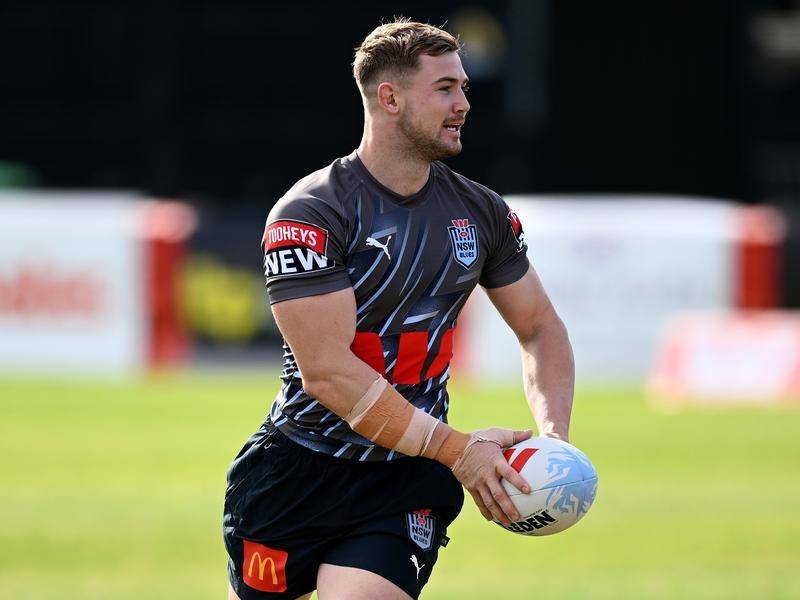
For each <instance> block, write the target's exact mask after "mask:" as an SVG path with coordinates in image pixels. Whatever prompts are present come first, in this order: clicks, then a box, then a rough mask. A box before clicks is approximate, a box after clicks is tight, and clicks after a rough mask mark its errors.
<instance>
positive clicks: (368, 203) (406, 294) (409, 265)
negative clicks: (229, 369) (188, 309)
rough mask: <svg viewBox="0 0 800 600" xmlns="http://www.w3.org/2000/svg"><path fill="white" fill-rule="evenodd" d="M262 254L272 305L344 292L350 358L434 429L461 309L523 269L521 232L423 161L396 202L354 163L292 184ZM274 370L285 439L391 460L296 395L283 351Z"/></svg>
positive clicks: (474, 187) (467, 185)
mask: <svg viewBox="0 0 800 600" xmlns="http://www.w3.org/2000/svg"><path fill="white" fill-rule="evenodd" d="M262 243H263V248H264V253H265V254H264V269H265V275H266V278H267V291H268V293H269V299H270V303H271V304H274V303H276V302H283V301H286V300H291V299H296V298H301V297H306V296H313V295H319V294H326V293H329V292H335V291H338V290H342V289H346V288H352V289H353V292H354V294H355V298H356V305H357V308H356V330H357V332H356V335H355V339H354V340H353V343H352V346H351V350H352V352H353V353H354V354H355V355H356V356H358V357H359V358H360V359H361V360H363V361H364V362H365V363H367V364H368V365H370V366H371V367H372V368H373V369H375V371H376V372H377V373H380V374H381V375H383V376H384V377H386V379H387V380H388V381H389V382H390V383H391V384H392V385H393V386H394V387H395V389H397V391H398V392H400V393H401V394H402V395H403V397H405V398H406V400H408V401H409V402H411V403H412V404H414V405H415V406H416V407H418V408H421V409H422V410H425V411H426V412H428V413H429V414H431V415H432V416H434V417H435V418H438V419H440V420H442V421H446V420H447V409H448V396H447V390H446V383H447V379H448V376H449V365H450V359H451V358H452V355H453V337H454V333H455V330H456V324H457V320H458V315H459V312H460V311H461V309H462V308H463V306H464V303H465V302H466V300H467V298H468V297H469V295H470V293H471V292H472V291H473V290H474V289H475V286H476V285H477V284H478V283H480V284H481V285H482V286H484V287H487V288H495V287H502V286H505V285H508V284H511V283H513V282H515V281H517V280H519V279H520V278H521V277H522V276H523V275H524V274H525V273H526V272H527V270H528V268H529V263H528V259H527V255H526V250H527V247H526V245H525V240H524V234H523V230H522V226H521V224H520V221H519V219H518V218H517V216H516V214H515V213H514V212H513V211H511V210H510V209H509V208H508V206H507V205H506V203H505V202H504V201H503V199H502V198H501V197H500V196H498V195H497V194H496V193H494V192H493V191H491V190H489V189H488V188H486V187H484V186H482V185H480V184H478V183H475V182H473V181H470V180H469V179H467V178H465V177H463V176H461V175H459V174H457V173H455V172H453V171H452V170H450V169H449V168H448V167H446V166H445V165H444V164H442V163H440V162H434V163H432V165H431V169H430V175H429V178H428V181H427V183H426V184H425V186H423V188H422V189H421V190H420V191H419V192H417V193H416V194H414V195H413V196H400V195H398V194H396V193H394V192H392V191H391V190H389V189H388V188H386V187H384V186H383V185H381V184H380V183H379V182H378V181H377V180H376V179H375V178H373V177H372V175H371V174H370V173H369V171H368V170H367V169H366V167H365V166H364V164H363V163H362V162H361V161H360V160H359V158H358V156H357V154H356V153H355V152H353V153H352V154H350V155H349V156H347V157H345V158H341V159H338V160H336V161H335V162H334V163H333V164H331V165H330V166H328V167H326V168H324V169H321V170H319V171H316V172H315V173H312V174H311V175H309V176H307V177H305V178H303V179H301V180H300V181H299V182H298V183H297V184H295V185H294V186H293V187H292V188H291V189H290V190H289V191H288V192H287V193H286V194H285V195H284V196H283V197H282V198H281V199H280V200H279V201H278V202H277V204H276V205H275V206H274V208H273V209H272V211H271V212H270V214H269V217H268V219H267V224H266V227H265V230H264V237H263V240H262ZM314 318H320V315H314ZM283 367H284V368H283V372H282V375H281V379H282V382H283V385H282V386H281V389H280V391H279V393H278V396H277V398H276V399H275V402H274V404H273V405H272V408H271V410H270V416H271V419H272V421H273V422H274V423H275V425H276V426H277V427H278V428H279V429H281V431H283V432H284V433H285V434H286V435H287V436H288V437H289V438H291V439H292V440H294V441H296V442H298V443H300V444H302V445H304V446H306V447H308V448H311V449H313V450H316V451H319V452H323V453H326V454H330V455H334V456H339V457H343V458H348V459H351V460H360V461H381V460H384V461H385V460H392V459H394V458H396V457H397V454H396V453H395V452H394V451H392V450H390V449H387V448H383V447H380V446H376V445H375V444H373V443H372V442H371V441H369V440H367V439H365V438H363V437H361V436H360V435H358V434H357V433H355V432H354V431H352V430H351V429H350V427H349V426H348V425H347V423H346V422H345V421H344V420H343V419H341V418H340V417H338V416H337V415H336V414H334V413H332V412H331V411H330V410H328V409H327V408H326V407H325V406H324V405H322V404H320V403H319V402H318V401H317V400H316V399H315V398H313V397H311V396H309V395H308V394H306V393H305V391H304V389H303V381H302V374H301V373H300V371H299V369H298V367H297V364H296V361H295V359H294V355H293V354H292V350H291V348H289V347H288V345H287V344H286V343H284V365H283Z"/></svg>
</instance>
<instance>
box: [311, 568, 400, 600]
mask: <svg viewBox="0 0 800 600" xmlns="http://www.w3.org/2000/svg"><path fill="white" fill-rule="evenodd" d="M317 597H318V598H319V600H340V599H341V598H347V600H411V596H409V595H408V594H406V593H405V592H404V591H403V590H402V589H401V588H400V587H398V586H397V585H395V584H394V583H392V582H391V581H389V580H388V579H385V578H383V577H381V576H380V575H377V574H376V573H373V572H371V571H365V570H364V569H357V568H355V567H341V566H338V565H329V564H322V565H321V566H320V568H319V573H318V574H317Z"/></svg>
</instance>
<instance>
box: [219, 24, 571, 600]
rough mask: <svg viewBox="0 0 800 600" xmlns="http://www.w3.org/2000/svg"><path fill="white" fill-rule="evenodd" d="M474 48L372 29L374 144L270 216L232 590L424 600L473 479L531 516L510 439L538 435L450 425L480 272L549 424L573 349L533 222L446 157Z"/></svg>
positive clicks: (555, 423)
mask: <svg viewBox="0 0 800 600" xmlns="http://www.w3.org/2000/svg"><path fill="white" fill-rule="evenodd" d="M459 53H460V46H459V42H458V41H457V40H456V39H455V38H454V37H453V36H451V35H450V34H449V33H447V32H444V31H442V30H440V29H437V28H435V27H432V26H430V25H424V24H420V23H413V22H408V21H405V20H400V21H398V22H394V23H390V24H386V25H381V26H380V27H378V28H377V29H375V30H374V31H373V32H372V33H370V34H369V35H368V36H367V38H366V39H365V40H364V42H363V43H362V44H361V46H360V47H359V48H358V50H357V51H356V56H355V62H354V64H353V71H354V76H355V79H356V82H357V84H358V88H359V90H360V92H361V95H362V98H363V102H364V113H365V123H364V135H363V138H362V140H361V144H360V145H359V147H358V149H357V150H356V151H355V152H353V153H352V154H350V155H349V156H347V157H344V158H342V159H339V160H337V161H335V162H334V163H333V164H331V165H330V166H329V167H326V168H325V169H322V170H320V171H317V172H315V173H312V174H311V175H309V176H308V177H305V178H304V179H302V180H300V181H299V182H298V183H297V184H296V185H295V186H294V187H293V188H292V189H290V190H289V191H288V192H287V193H286V195H284V196H283V198H281V199H280V201H279V202H278V203H277V204H276V205H275V207H274V208H273V209H272V211H271V212H270V215H269V218H268V220H267V226H266V229H265V232H264V239H263V244H264V251H265V260H264V264H265V269H266V277H267V288H268V291H269V297H270V302H271V305H272V310H273V313H274V315H275V319H276V321H277V323H278V326H279V327H280V330H281V332H282V334H283V337H284V340H285V342H286V343H285V346H284V347H285V354H284V357H285V361H284V370H283V374H282V376H281V378H282V380H283V386H282V387H281V390H280V392H279V393H278V396H277V398H276V400H275V403H274V404H273V406H272V409H271V411H270V415H269V418H268V419H267V421H266V422H265V424H264V425H263V426H262V427H261V429H260V430H259V431H258V432H256V433H255V434H254V435H253V436H252V437H251V438H250V440H248V442H247V444H246V445H245V447H244V448H243V449H242V451H241V452H240V453H239V456H238V457H237V458H236V460H235V461H234V463H233V465H232V466H231V470H230V472H229V486H228V490H227V493H226V499H225V521H224V533H225V542H226V547H227V550H228V553H229V555H230V561H229V577H230V583H231V588H230V590H229V598H241V600H252V599H263V598H298V597H303V598H305V597H307V596H306V595H307V594H310V592H311V591H312V590H314V589H316V590H317V593H318V596H319V598H320V600H329V599H347V600H360V599H363V600H376V599H406V598H409V597H412V598H416V597H418V596H419V594H420V591H421V590H422V587H423V586H424V585H425V583H426V582H427V581H428V578H429V577H430V574H431V569H432V567H433V565H434V563H435V562H436V559H437V555H438V549H439V547H440V546H444V545H446V543H447V541H448V538H447V537H446V535H445V532H446V527H447V526H448V525H449V524H450V522H452V520H453V519H454V518H455V517H456V516H457V515H458V513H459V511H460V509H461V505H462V503H463V492H462V486H463V487H465V488H466V489H467V490H468V491H469V492H470V494H471V495H472V498H473V499H474V501H475V503H476V504H477V506H478V508H479V509H480V511H481V513H482V514H483V516H484V517H485V518H486V519H494V520H496V521H500V522H502V523H504V524H509V523H510V522H512V521H515V520H518V519H519V515H518V514H517V513H516V510H515V509H514V506H513V504H512V503H511V501H510V499H509V498H508V496H507V495H506V493H505V492H504V490H503V487H502V486H501V479H507V480H508V481H509V482H510V483H512V484H513V485H515V486H516V487H518V488H520V489H522V490H523V491H527V489H526V488H527V486H526V484H525V482H524V481H523V480H522V479H521V478H520V476H519V474H517V473H516V472H515V471H514V470H513V469H511V468H510V467H509V465H508V463H507V462H506V461H505V460H504V459H503V455H502V449H503V448H505V447H507V446H510V445H512V444H514V443H516V442H519V441H522V440H523V439H526V438H527V437H529V436H530V435H531V432H530V431H524V432H523V431H510V430H505V429H497V428H493V429H485V430H482V431H477V432H474V433H472V434H466V433H462V432H459V431H457V430H455V429H453V428H451V427H450V426H449V425H447V423H446V420H447V419H446V417H447V408H448V396H447V391H446V388H445V386H446V382H447V378H448V369H449V367H448V365H449V362H450V358H451V356H452V346H453V333H454V331H455V327H456V320H457V317H458V314H459V311H460V310H461V308H462V307H463V305H464V303H465V302H466V300H467V297H468V296H469V294H470V293H471V292H472V290H473V289H474V288H475V286H476V285H477V284H478V283H480V284H481V285H482V286H483V287H484V288H486V290H487V293H488V294H489V297H490V298H491V299H492V301H493V302H494V304H495V306H496V307H497V309H498V310H499V311H500V313H501V314H502V316H503V317H504V319H505V320H506V322H507V323H508V324H509V326H510V327H511V328H512V329H513V330H514V332H515V333H516V335H517V337H518V338H519V341H520V346H521V349H522V360H523V366H524V373H525V393H526V395H527V399H528V402H529V404H530V407H531V411H532V413H533V416H534V419H535V420H536V423H537V426H538V428H539V433H540V435H546V436H552V437H558V438H561V439H566V438H567V432H568V427H569V418H570V412H571V405H572V393H573V379H574V374H573V361H572V351H571V348H570V344H569V341H568V338H567V334H566V331H565V328H564V325H563V324H562V322H561V321H560V319H559V318H558V316H557V315H556V313H555V311H554V310H553V307H552V305H551V304H550V302H549V300H548V299H547V296H546V294H545V292H544V290H543V289H542V286H541V284H540V282H539V279H538V278H537V276H536V274H535V272H534V271H533V269H532V268H531V267H530V265H529V263H528V259H527V258H526V246H525V242H524V239H523V234H522V228H521V226H520V223H519V220H518V219H517V217H516V215H515V214H514V213H513V212H511V211H510V210H509V208H508V207H507V206H506V204H505V202H504V201H503V200H502V199H501V198H500V197H499V196H498V195H497V194H495V193H494V192H492V191H491V190H489V189H487V188H485V187H483V186H481V185H479V184H477V183H474V182H472V181H470V180H468V179H466V178H465V177H462V176H460V175H458V174H456V173H454V172H452V171H451V170H450V169H448V168H447V167H446V166H444V165H443V164H442V163H440V162H438V161H439V160H440V159H443V158H448V157H451V156H455V155H457V154H458V153H459V152H460V151H461V128H462V127H463V126H464V123H465V118H466V115H467V112H468V111H469V109H470V105H469V102H468V101H467V98H466V91H467V77H466V74H465V73H464V69H463V68H462V65H461V60H460V57H459ZM487 409H489V410H491V407H487Z"/></svg>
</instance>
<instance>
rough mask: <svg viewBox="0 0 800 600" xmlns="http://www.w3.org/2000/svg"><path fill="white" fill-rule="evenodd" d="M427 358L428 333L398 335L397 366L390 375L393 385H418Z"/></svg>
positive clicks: (415, 332) (416, 332) (414, 332)
mask: <svg viewBox="0 0 800 600" xmlns="http://www.w3.org/2000/svg"><path fill="white" fill-rule="evenodd" d="M427 357H428V332H427V331H408V332H406V333H401V334H400V346H399V348H398V349H397V364H396V365H395V367H394V373H393V374H392V382H393V383H411V384H414V383H419V382H420V374H421V372H422V365H423V363H424V362H425V359H426V358H427Z"/></svg>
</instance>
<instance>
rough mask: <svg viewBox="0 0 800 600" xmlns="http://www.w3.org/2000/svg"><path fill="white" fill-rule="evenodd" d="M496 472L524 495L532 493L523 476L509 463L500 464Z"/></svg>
mask: <svg viewBox="0 0 800 600" xmlns="http://www.w3.org/2000/svg"><path fill="white" fill-rule="evenodd" d="M496 471H497V474H498V475H499V476H500V477H502V478H503V479H505V480H506V481H507V482H508V483H510V484H511V485H513V486H514V487H515V488H517V489H518V490H519V491H520V492H522V493H523V494H530V493H531V486H529V485H528V482H527V481H525V479H524V478H523V477H522V475H520V474H519V473H517V472H516V471H515V470H514V469H513V468H512V467H511V465H509V464H508V463H507V462H505V461H502V462H498V463H497V468H496Z"/></svg>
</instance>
